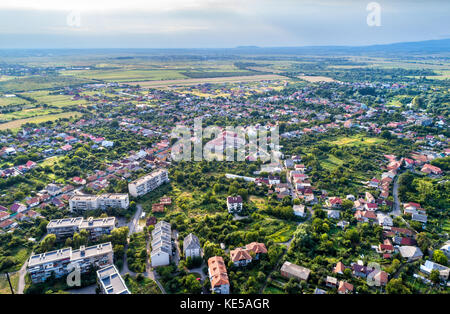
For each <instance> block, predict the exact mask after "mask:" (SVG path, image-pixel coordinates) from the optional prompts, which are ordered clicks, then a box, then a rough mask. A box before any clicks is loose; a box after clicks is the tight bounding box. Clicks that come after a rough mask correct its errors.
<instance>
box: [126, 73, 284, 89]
mask: <svg viewBox="0 0 450 314" xmlns="http://www.w3.org/2000/svg"><path fill="white" fill-rule="evenodd" d="M282 79H284V80H286V79H287V78H286V77H284V76H280V75H271V74H267V75H252V76H233V77H214V78H201V79H185V80H167V81H148V82H145V81H142V82H129V84H130V85H139V86H141V87H142V88H161V87H168V86H173V85H178V86H188V85H197V84H205V83H210V84H213V83H214V84H218V83H236V82H254V81H266V80H282Z"/></svg>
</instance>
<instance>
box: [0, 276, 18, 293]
mask: <svg viewBox="0 0 450 314" xmlns="http://www.w3.org/2000/svg"><path fill="white" fill-rule="evenodd" d="M9 278H10V280H11V285H12V286H13V289H14V292H17V285H18V284H19V273H18V272H16V273H14V274H9ZM0 294H11V289H10V288H9V283H8V280H7V279H6V275H5V274H1V275H0Z"/></svg>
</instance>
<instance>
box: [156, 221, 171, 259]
mask: <svg viewBox="0 0 450 314" xmlns="http://www.w3.org/2000/svg"><path fill="white" fill-rule="evenodd" d="M171 256H172V230H171V227H170V224H169V223H168V222H165V221H160V222H158V223H157V224H156V225H155V229H154V230H153V231H152V252H151V260H152V267H156V266H164V265H169V264H170V258H171Z"/></svg>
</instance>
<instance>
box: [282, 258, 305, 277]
mask: <svg viewBox="0 0 450 314" xmlns="http://www.w3.org/2000/svg"><path fill="white" fill-rule="evenodd" d="M280 271H281V276H283V277H286V278H295V279H298V280H304V281H307V280H308V278H309V275H310V273H311V270H309V269H308V268H306V267H302V266H298V265H295V264H292V263H291V262H284V264H283V266H281V269H280Z"/></svg>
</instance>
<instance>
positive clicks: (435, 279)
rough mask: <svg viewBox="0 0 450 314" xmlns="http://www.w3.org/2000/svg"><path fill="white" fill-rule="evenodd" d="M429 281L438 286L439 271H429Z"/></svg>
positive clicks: (439, 280)
mask: <svg viewBox="0 0 450 314" xmlns="http://www.w3.org/2000/svg"><path fill="white" fill-rule="evenodd" d="M430 280H431V281H432V282H433V283H435V284H439V283H440V282H441V277H440V274H439V271H438V270H437V269H433V270H432V271H431V273H430Z"/></svg>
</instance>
